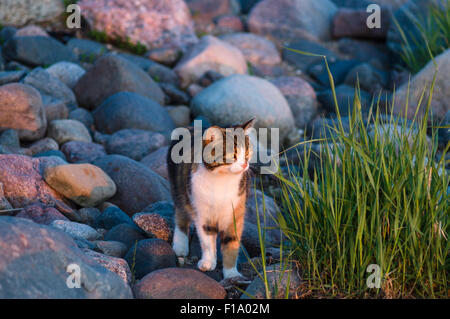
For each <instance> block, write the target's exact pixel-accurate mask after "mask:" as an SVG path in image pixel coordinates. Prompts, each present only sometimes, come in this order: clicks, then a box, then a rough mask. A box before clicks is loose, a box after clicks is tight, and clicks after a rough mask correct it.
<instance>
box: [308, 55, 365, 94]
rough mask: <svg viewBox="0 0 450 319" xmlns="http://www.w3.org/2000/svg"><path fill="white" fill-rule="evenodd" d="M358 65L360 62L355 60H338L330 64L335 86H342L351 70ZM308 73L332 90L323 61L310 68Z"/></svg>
mask: <svg viewBox="0 0 450 319" xmlns="http://www.w3.org/2000/svg"><path fill="white" fill-rule="evenodd" d="M358 64H359V61H354V60H336V61H334V62H331V63H328V67H329V69H330V72H331V74H332V75H333V81H334V85H335V86H338V85H339V84H342V83H343V82H344V80H345V77H346V75H347V74H348V72H349V70H351V69H352V68H353V67H355V66H356V65H358ZM308 73H309V74H310V75H311V76H312V77H313V78H314V79H316V80H317V82H319V84H321V85H322V86H324V87H326V88H331V84H330V76H329V74H328V70H327V68H326V65H325V63H324V62H323V61H322V62H319V63H317V64H314V65H312V66H310V67H309V69H308Z"/></svg>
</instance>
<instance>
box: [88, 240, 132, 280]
mask: <svg viewBox="0 0 450 319" xmlns="http://www.w3.org/2000/svg"><path fill="white" fill-rule="evenodd" d="M83 252H84V253H85V254H86V255H87V256H89V257H91V258H92V259H94V260H95V261H96V262H98V263H99V264H100V265H102V266H103V267H105V268H106V269H108V270H110V271H112V272H113V273H115V274H117V275H118V276H119V277H120V278H122V280H123V281H124V282H125V283H126V284H127V285H129V284H130V283H131V281H132V279H133V278H132V277H133V276H132V274H131V270H130V267H129V266H128V264H127V262H126V261H125V260H124V259H122V258H116V257H112V256H107V255H105V254H100V253H98V252H95V251H92V250H90V249H83Z"/></svg>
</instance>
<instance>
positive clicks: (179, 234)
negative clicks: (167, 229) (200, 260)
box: [172, 208, 190, 257]
mask: <svg viewBox="0 0 450 319" xmlns="http://www.w3.org/2000/svg"><path fill="white" fill-rule="evenodd" d="M189 224H190V219H189V215H188V213H187V212H186V211H184V210H180V209H178V208H176V209H175V231H174V233H173V243H172V248H173V250H174V252H175V255H176V256H177V257H186V256H187V255H188V254H189Z"/></svg>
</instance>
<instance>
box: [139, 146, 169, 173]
mask: <svg viewBox="0 0 450 319" xmlns="http://www.w3.org/2000/svg"><path fill="white" fill-rule="evenodd" d="M168 150H169V146H163V147H161V148H159V149H158V150H156V151H154V152H152V153H150V154H148V155H147V156H145V157H144V158H143V159H142V160H141V163H142V164H144V165H145V166H147V167H148V168H150V169H151V170H152V171H154V172H155V173H157V174H158V175H160V176H161V177H163V178H165V179H167V180H169V172H168V171H167V152H168Z"/></svg>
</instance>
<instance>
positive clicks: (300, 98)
mask: <svg viewBox="0 0 450 319" xmlns="http://www.w3.org/2000/svg"><path fill="white" fill-rule="evenodd" d="M271 82H272V83H273V84H274V85H275V86H276V87H277V88H278V89H279V90H280V91H281V93H282V94H283V95H284V97H285V98H286V100H287V102H288V104H289V107H290V108H291V111H292V114H293V115H294V120H295V125H296V126H297V127H300V128H304V127H305V126H306V125H307V124H308V123H309V122H310V121H311V120H312V119H313V117H314V116H315V115H316V113H317V110H318V102H317V96H316V92H315V91H314V89H313V87H312V86H311V85H310V84H309V83H308V82H306V81H305V80H303V79H302V78H299V77H296V76H282V77H279V78H276V79H273V80H271Z"/></svg>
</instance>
